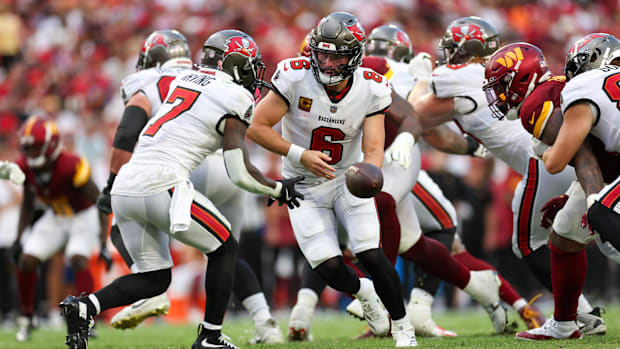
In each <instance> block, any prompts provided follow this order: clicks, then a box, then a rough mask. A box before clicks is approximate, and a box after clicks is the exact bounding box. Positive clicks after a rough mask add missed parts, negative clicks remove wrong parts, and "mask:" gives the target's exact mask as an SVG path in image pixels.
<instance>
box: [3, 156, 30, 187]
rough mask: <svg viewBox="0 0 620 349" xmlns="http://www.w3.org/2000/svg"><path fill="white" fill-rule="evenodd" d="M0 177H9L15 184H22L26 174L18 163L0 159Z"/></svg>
mask: <svg viewBox="0 0 620 349" xmlns="http://www.w3.org/2000/svg"><path fill="white" fill-rule="evenodd" d="M0 178H3V179H8V180H10V181H11V183H13V184H17V185H21V184H23V183H24V180H26V175H25V174H24V172H23V171H22V169H21V168H19V166H18V165H17V164H16V163H14V162H10V161H0Z"/></svg>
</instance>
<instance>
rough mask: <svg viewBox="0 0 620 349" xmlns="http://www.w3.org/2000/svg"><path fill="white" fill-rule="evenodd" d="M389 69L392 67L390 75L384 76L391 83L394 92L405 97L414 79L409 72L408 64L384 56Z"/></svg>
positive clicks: (413, 84)
mask: <svg viewBox="0 0 620 349" xmlns="http://www.w3.org/2000/svg"><path fill="white" fill-rule="evenodd" d="M386 60H387V61H388V64H389V65H390V69H392V75H391V76H386V78H388V79H389V80H390V84H392V88H393V89H394V92H396V94H397V95H399V96H400V97H403V98H404V99H407V97H408V96H409V93H410V92H411V91H412V90H413V88H414V87H415V80H414V79H413V75H411V73H409V64H407V63H403V62H396V61H395V60H392V59H389V58H386ZM386 75H387V74H386Z"/></svg>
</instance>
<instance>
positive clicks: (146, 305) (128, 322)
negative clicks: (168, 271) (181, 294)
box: [110, 293, 170, 330]
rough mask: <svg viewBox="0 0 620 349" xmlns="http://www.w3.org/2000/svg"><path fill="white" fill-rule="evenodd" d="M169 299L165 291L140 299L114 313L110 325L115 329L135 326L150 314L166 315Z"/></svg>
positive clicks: (168, 308)
mask: <svg viewBox="0 0 620 349" xmlns="http://www.w3.org/2000/svg"><path fill="white" fill-rule="evenodd" d="M168 310H170V299H168V296H167V295H166V294H165V293H162V294H160V295H159V296H155V297H152V298H147V299H141V300H139V301H137V302H134V303H133V304H132V305H129V306H126V307H125V308H123V310H121V311H119V312H118V313H116V315H114V317H113V318H112V320H111V321H110V325H112V327H114V328H116V329H122V330H124V329H128V328H132V329H133V328H136V326H138V325H139V324H140V323H141V322H142V321H144V320H145V319H146V318H149V317H151V316H160V315H168Z"/></svg>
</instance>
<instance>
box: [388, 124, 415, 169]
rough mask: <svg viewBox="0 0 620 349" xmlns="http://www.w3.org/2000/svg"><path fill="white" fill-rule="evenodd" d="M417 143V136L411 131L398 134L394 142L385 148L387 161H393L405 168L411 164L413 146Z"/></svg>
mask: <svg viewBox="0 0 620 349" xmlns="http://www.w3.org/2000/svg"><path fill="white" fill-rule="evenodd" d="M414 145H415V138H413V135H412V134H411V133H409V132H401V133H399V134H398V136H396V138H395V139H394V141H393V142H392V144H391V145H390V146H389V147H388V148H387V149H386V150H385V161H386V162H387V163H388V164H390V163H392V161H396V162H398V164H399V165H400V166H401V167H402V168H404V169H405V170H406V169H407V168H409V165H411V161H412V160H413V157H412V156H411V148H413V146H414Z"/></svg>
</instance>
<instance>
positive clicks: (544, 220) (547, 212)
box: [540, 194, 568, 229]
mask: <svg viewBox="0 0 620 349" xmlns="http://www.w3.org/2000/svg"><path fill="white" fill-rule="evenodd" d="M567 200H568V195H566V194H564V195H560V196H556V197H554V198H553V199H551V200H549V201H548V202H547V203H546V204H545V205H544V206H543V207H542V208H541V209H540V212H542V213H543V215H542V217H541V218H540V226H541V227H543V228H545V229H547V228H549V227H550V226H551V224H553V219H554V218H555V215H556V214H557V213H558V211H560V210H561V209H562V208H563V207H564V205H566V201H567Z"/></svg>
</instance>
